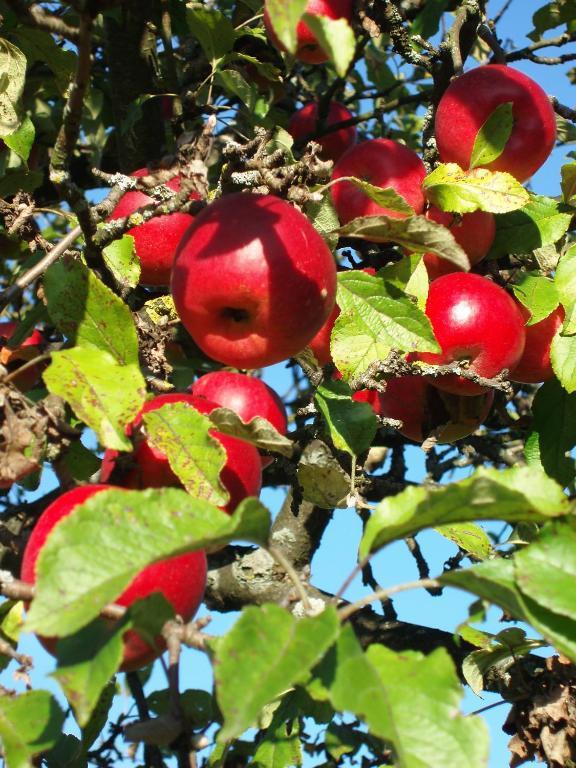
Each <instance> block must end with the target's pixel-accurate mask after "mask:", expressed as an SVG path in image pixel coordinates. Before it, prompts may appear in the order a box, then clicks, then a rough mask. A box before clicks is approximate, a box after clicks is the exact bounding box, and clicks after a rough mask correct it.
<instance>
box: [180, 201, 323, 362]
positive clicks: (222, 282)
mask: <svg viewBox="0 0 576 768" xmlns="http://www.w3.org/2000/svg"><path fill="white" fill-rule="evenodd" d="M172 295H173V297H174V304H175V306H176V310H177V312H178V314H179V315H180V319H181V320H182V324H183V325H184V327H185V328H186V330H187V331H188V333H189V334H190V335H191V336H192V338H193V339H194V341H195V342H196V344H197V345H198V346H199V347H200V349H201V350H202V351H203V352H204V353H205V354H206V355H208V356H209V357H211V358H213V359H214V360H218V361H219V362H221V363H224V364H225V365H230V366H233V367H234V368H261V367H263V366H266V365H272V364H273V363H278V362H280V361H281V360H286V358H288V357H291V356H292V355H296V354H297V353H298V352H300V350H301V349H303V348H304V347H305V346H306V344H307V343H308V342H309V341H310V339H311V338H312V337H313V336H314V335H315V334H316V332H317V331H318V330H319V329H320V327H321V326H322V324H323V323H324V322H325V320H326V318H327V317H328V315H329V314H330V312H331V311H332V308H333V306H334V298H335V295H336V264H335V261H334V257H333V256H332V253H331V252H330V249H329V248H328V246H327V245H326V243H325V242H324V240H323V239H322V238H321V236H320V235H319V234H318V232H317V231H316V230H315V229H314V227H313V226H312V224H311V223H310V222H309V221H308V219H307V218H306V216H304V215H303V214H302V213H300V211H298V210H296V208H293V207H292V206H291V205H289V204H288V203H286V202H285V201H284V200H281V199H280V198H278V197H273V196H272V195H253V194H250V193H237V194H231V195H226V196H225V197H222V198H220V199H219V200H216V201H215V202H213V203H212V204H211V205H209V206H208V207H207V208H205V209H204V210H203V211H202V212H201V213H200V214H199V215H198V216H196V218H195V221H194V224H193V225H192V226H191V227H190V229H189V230H188V232H187V233H186V235H185V237H184V238H183V240H182V242H181V243H180V246H179V248H178V251H177V253H176V258H175V261H174V267H173V270H172Z"/></svg>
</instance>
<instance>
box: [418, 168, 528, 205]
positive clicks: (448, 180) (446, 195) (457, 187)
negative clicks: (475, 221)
mask: <svg viewBox="0 0 576 768" xmlns="http://www.w3.org/2000/svg"><path fill="white" fill-rule="evenodd" d="M422 188H423V190H424V192H425V194H426V197H427V198H428V199H429V200H430V202H431V203H433V204H434V205H435V206H437V207H438V208H441V209H442V210H443V211H450V212H451V213H472V212H473V211H487V212H488V213H508V212H509V211H515V210H516V209H517V208H522V207H523V206H525V205H527V203H528V202H529V201H530V196H529V194H528V191H527V190H526V189H524V187H523V186H522V185H521V184H520V182H519V181H516V179H515V178H514V177H513V176H511V175H510V174H509V173H503V172H502V171H489V170H488V169H487V168H475V169H474V170H471V171H463V170H462V169H461V168H460V167H459V166H458V165H456V164H455V163H443V164H441V165H439V166H438V167H437V168H435V170H433V171H432V173H429V174H428V176H426V178H425V179H424V182H423V183H422Z"/></svg>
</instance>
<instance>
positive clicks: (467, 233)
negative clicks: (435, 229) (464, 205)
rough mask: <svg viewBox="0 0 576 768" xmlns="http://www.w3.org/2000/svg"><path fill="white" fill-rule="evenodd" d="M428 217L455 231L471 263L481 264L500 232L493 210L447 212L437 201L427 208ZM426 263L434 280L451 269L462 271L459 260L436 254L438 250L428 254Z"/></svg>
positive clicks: (452, 270)
mask: <svg viewBox="0 0 576 768" xmlns="http://www.w3.org/2000/svg"><path fill="white" fill-rule="evenodd" d="M426 218H427V219H430V221H435V222H436V223H437V224H442V226H444V227H446V228H447V229H449V230H450V232H452V234H453V235H454V239H455V240H456V242H457V243H458V245H459V246H460V247H461V248H462V250H463V251H464V252H465V253H466V254H467V256H468V258H469V259H470V266H472V267H473V266H474V265H476V264H478V262H480V261H482V259H483V258H484V256H486V254H487V253H488V251H489V250H490V248H491V247H492V243H493V242H494V236H495V234H496V220H495V219H494V216H493V214H491V213H486V212H485V211H474V213H465V214H464V215H463V216H457V215H456V214H454V213H446V212H445V211H441V210H440V209H439V208H436V207H435V206H434V205H432V206H430V208H429V209H428V210H427V211H426ZM424 264H425V265H426V270H427V271H428V277H429V278H430V280H435V279H436V278H437V277H441V276H442V275H448V274H450V273H451V272H460V271H461V270H460V269H459V267H457V266H456V264H454V263H452V262H451V261H448V260H447V259H442V258H440V256H436V254H435V253H425V254H424Z"/></svg>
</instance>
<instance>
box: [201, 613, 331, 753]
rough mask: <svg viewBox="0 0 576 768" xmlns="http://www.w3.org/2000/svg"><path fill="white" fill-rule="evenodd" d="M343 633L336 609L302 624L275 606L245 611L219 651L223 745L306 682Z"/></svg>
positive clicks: (217, 666) (220, 642)
mask: <svg viewBox="0 0 576 768" xmlns="http://www.w3.org/2000/svg"><path fill="white" fill-rule="evenodd" d="M338 631H339V622H338V616H337V614H336V611H335V609H334V608H332V607H328V608H326V609H325V610H324V611H323V612H322V613H321V614H319V615H318V616H314V617H312V618H302V619H297V618H296V617H295V616H293V614H291V613H289V612H288V611H287V610H285V609H284V608H281V607H280V606H278V605H274V604H265V605H261V606H259V607H256V606H250V607H248V608H245V609H244V610H243V611H242V614H241V616H240V618H239V619H238V621H237V622H236V624H235V625H234V627H233V628H232V630H231V631H230V632H228V634H226V635H225V636H224V637H223V638H222V639H220V640H218V642H217V643H216V645H215V648H214V654H215V661H214V676H215V681H216V697H217V700H218V704H219V706H220V710H221V711H222V714H223V716H224V725H223V726H222V730H221V731H220V732H219V734H218V741H220V742H224V741H227V740H230V739H234V738H235V737H237V736H239V735H240V734H241V733H243V732H244V731H245V730H246V729H247V728H249V727H250V726H251V725H253V724H254V722H255V720H256V718H257V717H258V714H259V713H260V711H261V710H262V708H263V707H264V706H265V705H266V704H268V703H269V702H271V701H273V700H274V699H275V698H277V697H278V696H279V695H280V694H281V693H283V692H284V691H285V690H286V689H288V688H290V687H291V686H292V685H294V684H295V683H298V682H302V681H304V680H305V679H306V678H307V677H308V675H309V672H310V670H311V668H312V667H313V666H315V665H316V664H317V663H318V662H319V661H320V659H321V658H322V657H323V655H324V653H325V652H326V651H327V650H328V648H329V647H330V646H331V645H332V644H333V643H334V641H335V640H336V638H337V637H338ZM238 659H242V664H238Z"/></svg>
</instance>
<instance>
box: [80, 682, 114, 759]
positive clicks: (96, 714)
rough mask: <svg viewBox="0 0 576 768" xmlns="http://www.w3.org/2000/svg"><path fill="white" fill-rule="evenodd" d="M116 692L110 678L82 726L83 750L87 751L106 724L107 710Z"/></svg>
mask: <svg viewBox="0 0 576 768" xmlns="http://www.w3.org/2000/svg"><path fill="white" fill-rule="evenodd" d="M117 692H118V691H117V688H116V681H115V680H110V681H109V682H108V683H106V685H105V686H104V689H103V690H102V693H101V694H100V698H99V699H98V701H97V702H96V706H95V707H94V708H93V710H92V715H91V716H90V719H89V721H88V722H87V723H86V725H85V726H84V728H82V748H83V749H84V751H85V752H87V751H88V750H89V749H90V747H91V746H92V745H93V744H94V742H95V741H96V739H97V738H98V736H100V734H101V732H102V729H103V728H104V726H105V725H106V723H107V721H108V712H109V711H110V707H111V706H112V702H113V700H114V696H115V695H116V693H117Z"/></svg>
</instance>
